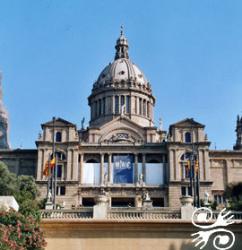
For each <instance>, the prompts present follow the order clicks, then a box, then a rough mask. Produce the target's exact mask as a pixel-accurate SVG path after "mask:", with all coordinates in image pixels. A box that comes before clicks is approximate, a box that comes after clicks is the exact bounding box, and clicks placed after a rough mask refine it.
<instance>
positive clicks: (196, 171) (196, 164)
mask: <svg viewBox="0 0 242 250" xmlns="http://www.w3.org/2000/svg"><path fill="white" fill-rule="evenodd" d="M198 170H199V164H198V160H196V161H195V173H196V174H197V173H198Z"/></svg>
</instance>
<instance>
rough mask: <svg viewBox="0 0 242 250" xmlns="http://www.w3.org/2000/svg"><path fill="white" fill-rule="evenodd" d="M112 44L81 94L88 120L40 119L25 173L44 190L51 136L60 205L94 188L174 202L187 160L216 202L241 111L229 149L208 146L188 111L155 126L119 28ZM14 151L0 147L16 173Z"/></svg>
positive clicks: (237, 174)
mask: <svg viewBox="0 0 242 250" xmlns="http://www.w3.org/2000/svg"><path fill="white" fill-rule="evenodd" d="M115 48H116V54H115V59H114V61H113V62H112V63H111V64H109V65H108V66H106V67H105V68H104V70H103V71H102V72H101V74H100V75H99V77H98V79H97V81H96V82H95V83H94V85H93V89H92V92H91V95H90V96H89V97H88V104H89V106H90V122H89V127H87V128H84V127H83V126H82V128H81V129H80V130H78V129H77V127H76V125H75V124H73V123H71V122H69V121H66V120H64V119H62V118H56V119H54V120H51V121H49V122H46V123H44V124H42V133H41V135H40V137H39V139H38V140H37V141H36V145H37V151H34V150H33V151H32V152H30V151H29V153H30V154H32V158H31V157H30V158H31V159H32V160H31V162H32V163H34V160H35V159H36V162H37V163H36V165H34V164H33V165H32V168H31V167H30V168H29V171H30V172H29V173H30V174H33V173H35V176H36V183H37V184H38V187H39V190H40V193H41V197H40V198H45V197H46V196H47V184H48V180H49V177H48V176H46V175H45V174H44V169H45V166H46V163H47V162H48V161H49V160H50V159H51V158H52V157H53V142H54V151H55V152H56V158H57V163H56V169H57V172H56V179H57V187H56V190H55V192H56V203H58V204H62V205H63V206H64V207H65V208H74V207H79V206H92V205H94V203H95V197H97V195H99V194H100V193H102V192H105V193H106V194H108V197H110V199H109V203H110V206H114V207H115V206H135V207H140V206H142V200H143V197H144V194H146V193H147V192H148V193H149V196H150V197H151V200H152V201H153V205H154V206H157V207H170V208H177V207H180V197H181V195H187V194H189V192H190V178H189V176H188V170H189V169H190V168H191V166H189V164H191V162H193V164H194V168H195V164H196V166H197V167H196V171H197V173H198V175H199V184H200V185H199V186H200V188H199V190H200V198H201V199H203V198H204V194H205V192H206V193H208V194H209V195H210V200H213V199H215V200H216V201H217V202H218V203H224V198H223V194H224V190H225V188H226V185H227V184H229V183H232V182H239V181H242V154H241V152H242V151H241V148H242V147H241V138H242V136H241V133H242V132H241V131H242V129H241V128H242V126H241V124H242V119H241V118H240V117H238V121H237V128H236V132H237V141H236V145H235V147H234V150H230V151H216V150H210V149H209V146H210V142H209V141H208V138H207V135H206V134H205V126H204V125H203V124H201V123H198V122H197V121H194V120H193V119H192V118H187V119H184V120H182V121H180V122H177V123H175V124H172V125H171V126H170V128H169V131H163V130H162V128H161V126H160V128H157V127H155V126H154V117H153V109H154V106H155V97H154V96H153V94H152V89H151V84H150V83H149V82H148V80H147V78H146V77H145V76H144V74H143V72H142V71H141V70H140V69H139V68H138V67H137V66H136V65H135V64H133V63H132V62H131V60H130V59H129V55H128V41H127V39H126V37H125V36H124V34H123V32H121V35H120V37H119V38H118V40H117V43H116V46H115ZM20 152H25V153H26V159H27V158H28V157H27V155H28V154H27V152H26V151H23V150H20V151H19V152H17V151H11V150H10V151H1V152H0V154H1V156H2V159H3V160H4V161H5V162H6V163H7V164H8V165H9V166H10V169H11V170H12V171H14V172H17V173H22V172H23V171H22V170H21V168H22V165H21V164H20V165H19V166H20V167H14V164H15V163H13V161H14V157H15V156H16V159H17V158H18V157H20V156H19V155H20ZM16 153H18V154H17V155H18V156H17V155H16ZM8 155H9V157H8ZM10 155H11V157H12V158H11V157H10ZM191 159H192V161H191ZM11 160H12V161H11ZM20 162H21V161H20ZM26 164H27V163H26ZM27 165H28V164H27ZM30 165H31V164H30ZM30 165H29V166H30ZM35 168H36V169H35ZM16 169H18V170H16ZM21 171H22V172H21ZM122 171H123V172H122ZM49 183H50V182H49ZM51 190H53V189H51Z"/></svg>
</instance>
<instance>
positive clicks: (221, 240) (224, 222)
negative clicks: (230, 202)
mask: <svg viewBox="0 0 242 250" xmlns="http://www.w3.org/2000/svg"><path fill="white" fill-rule="evenodd" d="M225 210H226V208H224V209H223V210H221V211H220V213H219V214H218V218H217V219H216V221H215V222H214V223H213V224H209V225H199V224H197V222H202V223H204V222H205V223H206V222H211V220H212V219H213V212H212V210H211V209H209V208H207V207H201V208H197V209H196V210H195V211H194V212H193V214H192V224H193V225H194V226H195V227H198V228H200V229H203V231H198V232H197V233H193V234H191V236H195V237H196V238H194V239H193V240H192V242H196V244H195V247H197V246H199V245H201V247H200V249H203V248H204V247H205V246H206V245H207V243H208V240H209V238H210V236H212V235H213V234H217V235H216V236H215V237H214V239H213V246H214V248H215V249H218V250H227V249H230V248H231V247H232V246H233V245H234V242H235V236H234V233H233V232H231V231H230V230H227V229H224V228H221V227H226V226H228V225H231V224H233V223H234V221H233V220H232V218H233V217H234V216H233V215H231V211H228V212H227V213H225V214H223V213H224V212H225ZM229 215H230V216H229ZM228 216H229V217H228ZM195 220H196V222H195Z"/></svg>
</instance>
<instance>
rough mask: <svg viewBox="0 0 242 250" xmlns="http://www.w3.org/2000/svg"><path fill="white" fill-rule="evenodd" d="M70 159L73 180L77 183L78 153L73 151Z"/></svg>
mask: <svg viewBox="0 0 242 250" xmlns="http://www.w3.org/2000/svg"><path fill="white" fill-rule="evenodd" d="M72 158H73V164H72V167H73V180H74V181H77V180H78V151H77V150H74V151H73V156H72Z"/></svg>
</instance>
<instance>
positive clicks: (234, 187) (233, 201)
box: [225, 182, 242, 211]
mask: <svg viewBox="0 0 242 250" xmlns="http://www.w3.org/2000/svg"><path fill="white" fill-rule="evenodd" d="M225 196H226V198H227V199H228V201H229V204H230V208H231V209H232V210H236V211H242V182H239V183H232V184H229V185H228V186H227V187H226V191H225Z"/></svg>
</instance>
